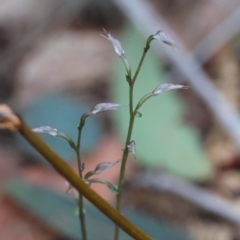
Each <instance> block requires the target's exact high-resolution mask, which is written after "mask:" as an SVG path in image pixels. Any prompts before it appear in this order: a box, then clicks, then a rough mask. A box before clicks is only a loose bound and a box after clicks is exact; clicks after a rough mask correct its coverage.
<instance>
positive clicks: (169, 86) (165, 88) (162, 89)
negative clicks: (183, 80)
mask: <svg viewBox="0 0 240 240" xmlns="http://www.w3.org/2000/svg"><path fill="white" fill-rule="evenodd" d="M188 88H189V87H188V86H184V85H178V84H172V83H163V84H161V85H159V86H158V87H156V88H155V89H154V90H153V92H152V94H153V96H156V95H158V94H160V93H162V92H166V91H169V90H175V89H188Z"/></svg>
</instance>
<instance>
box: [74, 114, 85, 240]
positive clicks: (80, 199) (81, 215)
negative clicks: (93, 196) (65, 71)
mask: <svg viewBox="0 0 240 240" xmlns="http://www.w3.org/2000/svg"><path fill="white" fill-rule="evenodd" d="M86 118H87V116H86V115H85V114H84V115H83V116H82V117H81V119H80V124H79V126H78V139H77V146H76V149H75V151H76V154H77V161H78V173H79V177H80V178H81V179H82V161H81V154H80V152H81V135H82V129H83V127H84V125H85V120H86ZM78 210H79V215H78V216H79V221H80V225H81V232H82V239H83V240H87V231H86V223H85V214H84V207H83V196H82V194H81V193H79V195H78Z"/></svg>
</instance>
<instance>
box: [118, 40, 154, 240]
mask: <svg viewBox="0 0 240 240" xmlns="http://www.w3.org/2000/svg"><path fill="white" fill-rule="evenodd" d="M152 40H153V39H152V38H151V37H149V38H148V40H147V42H146V46H145V48H144V50H143V54H142V57H141V59H140V62H139V64H138V67H137V70H136V72H135V74H134V76H133V78H132V77H131V76H130V74H131V73H130V74H129V73H127V76H126V77H127V82H128V83H129V116H130V119H129V125H128V133H127V138H126V142H125V147H124V150H123V155H122V164H121V169H120V175H119V181H118V194H117V195H116V209H117V210H118V211H120V209H121V206H120V202H121V196H122V186H123V181H124V174H125V168H126V163H127V159H128V154H129V149H128V144H129V142H130V141H131V137H132V131H133V126H134V120H135V115H136V114H137V109H138V108H137V107H136V108H135V111H133V90H134V84H135V81H136V79H137V76H138V74H139V72H140V70H141V67H142V64H143V61H144V59H145V57H146V54H147V52H148V50H149V48H150V43H151V41H152ZM118 239H119V227H118V226H117V225H115V232H114V240H118Z"/></svg>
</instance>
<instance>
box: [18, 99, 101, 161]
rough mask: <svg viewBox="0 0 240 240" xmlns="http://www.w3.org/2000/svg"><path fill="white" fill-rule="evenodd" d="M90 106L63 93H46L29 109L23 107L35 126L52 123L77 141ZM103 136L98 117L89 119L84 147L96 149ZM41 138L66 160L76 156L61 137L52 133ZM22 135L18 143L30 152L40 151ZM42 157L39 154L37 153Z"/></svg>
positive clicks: (84, 136)
mask: <svg viewBox="0 0 240 240" xmlns="http://www.w3.org/2000/svg"><path fill="white" fill-rule="evenodd" d="M90 109H91V107H90V106H87V105H86V104H83V103H79V104H76V102H75V103H74V102H73V101H71V99H68V98H66V97H64V96H60V95H53V96H46V97H43V98H41V99H37V100H35V101H33V102H32V103H31V104H30V105H29V106H28V107H26V109H24V110H23V112H22V116H23V118H24V119H25V121H26V122H27V123H28V124H29V125H30V126H31V127H32V128H35V127H40V126H51V127H53V128H57V129H58V130H59V131H60V132H63V133H65V134H67V135H68V136H69V137H71V138H72V139H73V141H76V140H77V134H78V131H77V126H78V124H79V121H80V117H81V115H82V114H84V113H86V112H89V110H90ZM100 135H101V127H100V124H99V122H98V121H96V118H95V119H94V118H93V117H91V118H89V119H88V120H87V121H86V129H84V131H83V136H82V150H83V151H90V150H92V149H93V147H94V146H95V144H96V143H97V141H98V140H99V137H100ZM41 137H42V138H43V139H44V140H45V141H46V142H47V143H48V144H49V146H51V147H52V148H53V149H54V150H55V151H56V152H57V153H58V154H59V155H60V156H61V157H62V158H63V159H65V160H66V161H70V160H73V159H74V158H75V152H74V151H73V149H72V148H71V147H70V146H69V144H68V143H67V141H65V140H64V139H62V138H55V137H52V136H49V135H45V134H41ZM24 143H25V144H23V140H22V138H21V141H19V144H21V147H22V148H23V149H24V150H25V151H27V152H28V153H31V154H34V155H35V156H36V154H38V153H37V152H36V151H35V150H34V149H33V148H32V147H31V146H29V144H28V143H26V142H25V141H24ZM37 156H39V154H38V155H37Z"/></svg>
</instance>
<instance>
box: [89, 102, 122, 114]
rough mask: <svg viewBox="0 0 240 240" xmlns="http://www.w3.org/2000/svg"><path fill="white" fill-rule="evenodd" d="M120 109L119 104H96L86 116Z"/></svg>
mask: <svg viewBox="0 0 240 240" xmlns="http://www.w3.org/2000/svg"><path fill="white" fill-rule="evenodd" d="M119 107H120V104H117V103H99V104H97V105H96V106H95V107H94V108H93V109H92V110H91V111H90V112H89V113H88V115H95V114H96V113H99V112H104V111H111V110H117V109H118V108H119Z"/></svg>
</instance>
